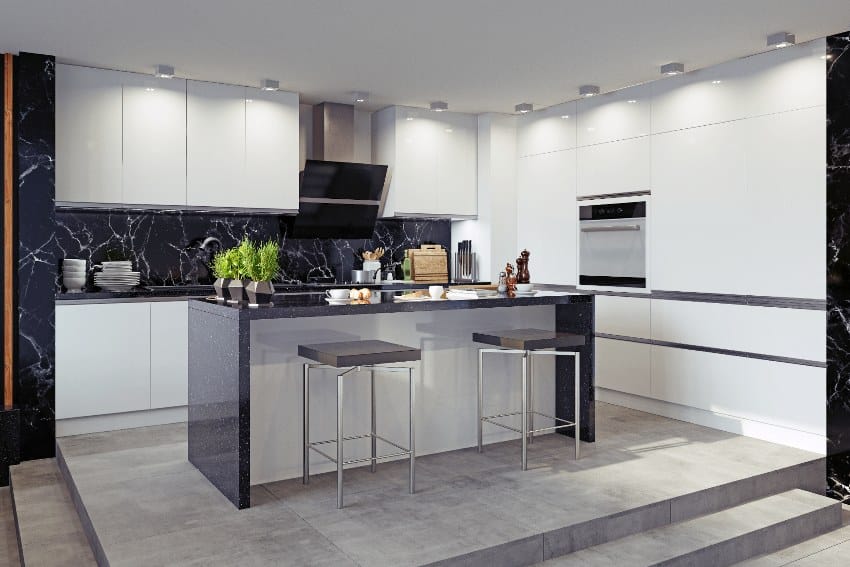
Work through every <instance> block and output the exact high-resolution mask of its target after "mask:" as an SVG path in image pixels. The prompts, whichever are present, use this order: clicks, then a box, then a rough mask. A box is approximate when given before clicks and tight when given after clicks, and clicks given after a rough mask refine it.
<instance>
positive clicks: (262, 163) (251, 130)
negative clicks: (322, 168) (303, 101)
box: [241, 88, 299, 210]
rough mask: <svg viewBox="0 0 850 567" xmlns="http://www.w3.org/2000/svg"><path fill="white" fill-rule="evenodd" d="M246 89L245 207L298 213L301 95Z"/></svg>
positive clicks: (243, 188)
mask: <svg viewBox="0 0 850 567" xmlns="http://www.w3.org/2000/svg"><path fill="white" fill-rule="evenodd" d="M246 90H247V97H248V98H247V99H246V105H245V174H246V179H245V183H244V185H243V187H242V188H241V189H242V191H241V196H242V199H241V200H242V205H241V206H243V207H251V208H258V209H276V210H298V182H299V178H298V166H299V158H298V152H299V148H298V128H299V124H298V94H297V93H289V92H283V91H262V90H260V89H250V88H249V89H246Z"/></svg>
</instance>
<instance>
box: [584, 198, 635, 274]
mask: <svg viewBox="0 0 850 567" xmlns="http://www.w3.org/2000/svg"><path fill="white" fill-rule="evenodd" d="M646 209H647V202H646V199H629V200H619V199H618V200H613V201H592V202H585V203H579V265H578V267H579V285H580V286H593V287H630V288H646V287H647V285H646V263H647V257H646V250H647V234H646V228H647V224H646V218H647V217H646Z"/></svg>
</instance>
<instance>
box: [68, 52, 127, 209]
mask: <svg viewBox="0 0 850 567" xmlns="http://www.w3.org/2000/svg"><path fill="white" fill-rule="evenodd" d="M122 75H124V73H120V72H118V71H104V70H101V69H92V68H89V67H77V66H74V65H57V66H56V200H57V201H67V202H78V203H120V202H121V81H122Z"/></svg>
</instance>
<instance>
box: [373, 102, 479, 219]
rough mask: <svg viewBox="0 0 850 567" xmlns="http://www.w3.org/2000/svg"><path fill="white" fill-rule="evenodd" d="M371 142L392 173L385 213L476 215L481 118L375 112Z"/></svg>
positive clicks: (398, 109)
mask: <svg viewBox="0 0 850 567" xmlns="http://www.w3.org/2000/svg"><path fill="white" fill-rule="evenodd" d="M372 144H373V147H372V157H373V161H374V162H375V163H377V164H386V165H388V166H389V172H388V174H389V175H390V176H391V182H390V186H389V192H388V195H387V202H386V206H385V208H384V216H387V217H392V216H398V217H404V216H406V215H442V216H457V217H465V216H474V215H476V214H477V212H478V206H477V200H478V187H477V179H478V117H477V116H475V115H473V114H461V113H456V112H440V113H437V112H431V111H429V110H424V109H420V108H406V107H398V106H394V107H390V108H385V109H384V110H381V111H379V112H376V113H374V114H373V116H372Z"/></svg>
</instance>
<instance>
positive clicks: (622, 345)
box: [594, 337, 652, 397]
mask: <svg viewBox="0 0 850 567" xmlns="http://www.w3.org/2000/svg"><path fill="white" fill-rule="evenodd" d="M595 346H596V354H595V356H594V359H595V361H596V385H597V386H599V387H600V388H608V389H609V390H617V391H618V392H626V393H627V394H634V395H636V396H644V397H649V396H651V395H652V389H651V372H650V369H651V348H652V346H651V345H649V344H646V343H637V342H631V341H619V340H615V339H603V338H599V337H597V338H596V339H595Z"/></svg>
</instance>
